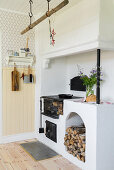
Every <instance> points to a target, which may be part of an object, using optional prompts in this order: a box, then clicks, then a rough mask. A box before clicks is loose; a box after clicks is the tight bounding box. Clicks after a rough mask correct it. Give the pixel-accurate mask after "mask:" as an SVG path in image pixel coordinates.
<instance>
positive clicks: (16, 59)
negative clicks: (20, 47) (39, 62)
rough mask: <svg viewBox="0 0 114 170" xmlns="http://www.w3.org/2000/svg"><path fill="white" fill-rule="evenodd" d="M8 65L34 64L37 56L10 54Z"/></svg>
mask: <svg viewBox="0 0 114 170" xmlns="http://www.w3.org/2000/svg"><path fill="white" fill-rule="evenodd" d="M6 60H7V65H9V66H13V65H14V64H16V65H17V66H28V65H30V66H33V64H34V63H35V57H32V56H31V57H21V56H8V57H7V59H6Z"/></svg>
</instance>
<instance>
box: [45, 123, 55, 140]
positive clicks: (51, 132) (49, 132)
mask: <svg viewBox="0 0 114 170" xmlns="http://www.w3.org/2000/svg"><path fill="white" fill-rule="evenodd" d="M46 137H47V138H49V139H51V140H52V141H54V142H56V143H57V125H56V124H54V123H52V122H49V121H47V120H46Z"/></svg>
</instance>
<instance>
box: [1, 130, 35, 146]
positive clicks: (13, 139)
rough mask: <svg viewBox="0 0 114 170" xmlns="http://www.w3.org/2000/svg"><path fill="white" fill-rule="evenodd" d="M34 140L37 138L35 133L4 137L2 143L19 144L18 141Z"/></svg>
mask: <svg viewBox="0 0 114 170" xmlns="http://www.w3.org/2000/svg"><path fill="white" fill-rule="evenodd" d="M33 138H36V133H35V132H30V133H21V134H16V135H9V136H2V138H1V141H0V143H1V144H3V143H11V142H18V141H22V140H28V139H33Z"/></svg>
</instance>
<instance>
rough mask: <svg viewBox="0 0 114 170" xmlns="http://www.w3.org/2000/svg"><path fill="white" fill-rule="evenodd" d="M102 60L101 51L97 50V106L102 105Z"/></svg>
mask: <svg viewBox="0 0 114 170" xmlns="http://www.w3.org/2000/svg"><path fill="white" fill-rule="evenodd" d="M100 58H101V50H100V49H97V90H96V98H97V100H96V103H97V104H100Z"/></svg>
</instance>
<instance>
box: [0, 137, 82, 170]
mask: <svg viewBox="0 0 114 170" xmlns="http://www.w3.org/2000/svg"><path fill="white" fill-rule="evenodd" d="M30 141H31V140H29V141H22V142H16V143H10V144H2V145H0V170H80V169H79V168H77V167H76V166H74V165H73V164H71V163H70V162H69V161H68V160H66V159H64V158H63V157H60V156H59V157H55V158H52V159H48V160H43V161H34V160H33V159H32V158H31V157H30V156H29V155H28V154H27V153H26V152H25V151H24V150H23V149H22V147H21V146H20V145H19V144H20V143H24V142H30ZM32 141H33V140H32Z"/></svg>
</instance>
